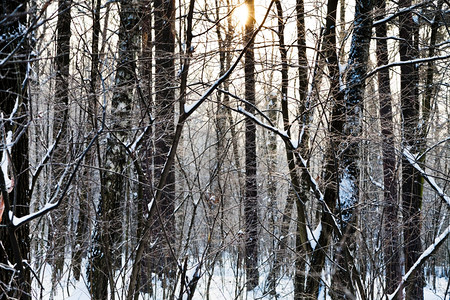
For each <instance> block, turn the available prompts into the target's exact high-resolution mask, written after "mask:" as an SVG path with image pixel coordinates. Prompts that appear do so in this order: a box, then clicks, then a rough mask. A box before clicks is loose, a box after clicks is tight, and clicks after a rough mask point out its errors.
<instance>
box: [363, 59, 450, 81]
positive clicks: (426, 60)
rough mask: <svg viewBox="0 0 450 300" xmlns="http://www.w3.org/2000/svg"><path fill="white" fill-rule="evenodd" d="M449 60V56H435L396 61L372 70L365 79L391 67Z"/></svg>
mask: <svg viewBox="0 0 450 300" xmlns="http://www.w3.org/2000/svg"><path fill="white" fill-rule="evenodd" d="M449 58H450V54H447V55H436V56H432V57H424V58H417V59H411V60H405V61H396V62H393V63H390V64H387V65H383V66H379V67H377V68H375V69H373V70H372V71H370V72H368V73H367V75H366V78H369V77H371V76H373V75H375V74H376V73H378V72H379V71H381V70H384V69H387V68H391V67H399V66H404V65H410V64H420V63H426V62H430V61H436V60H445V59H449Z"/></svg>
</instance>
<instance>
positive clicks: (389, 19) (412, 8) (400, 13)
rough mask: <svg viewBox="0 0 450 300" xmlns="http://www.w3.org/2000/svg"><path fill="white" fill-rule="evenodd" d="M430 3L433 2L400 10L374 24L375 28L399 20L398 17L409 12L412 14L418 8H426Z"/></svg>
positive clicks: (425, 2) (421, 3)
mask: <svg viewBox="0 0 450 300" xmlns="http://www.w3.org/2000/svg"><path fill="white" fill-rule="evenodd" d="M430 2H431V1H424V2H420V3H417V4H414V5H412V6H409V7H405V8H402V9H399V10H398V11H397V12H395V13H393V14H390V15H388V16H386V17H385V18H383V19H380V20H377V21H375V22H373V26H378V25H381V24H383V23H386V22H389V21H391V20H393V19H395V18H397V17H398V16H400V15H402V14H405V13H408V12H410V11H412V10H414V9H416V8H419V7H421V6H425V5H427V4H429V3H430Z"/></svg>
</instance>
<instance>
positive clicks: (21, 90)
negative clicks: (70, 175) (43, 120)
mask: <svg viewBox="0 0 450 300" xmlns="http://www.w3.org/2000/svg"><path fill="white" fill-rule="evenodd" d="M27 3H28V2H27V1H26V0H24V1H21V0H16V1H15V0H11V1H3V2H2V5H1V6H0V15H1V16H2V22H1V24H0V35H1V36H3V37H4V38H2V39H0V49H2V51H1V53H0V61H2V65H1V66H0V77H1V80H0V110H1V111H2V112H3V114H4V118H5V119H6V118H13V120H14V122H6V121H5V122H3V123H2V126H4V127H3V128H2V131H1V135H2V144H3V143H4V141H5V138H6V137H5V136H4V134H5V133H8V132H9V131H11V133H12V140H13V141H14V145H13V146H12V149H11V152H10V157H11V159H12V164H10V170H9V172H10V173H9V177H14V181H15V183H14V189H13V190H12V191H11V193H10V194H9V195H7V193H5V192H6V186H5V187H4V188H5V189H4V188H3V187H2V191H1V192H2V197H3V198H4V199H3V200H4V201H8V200H9V199H11V201H8V202H9V203H10V204H11V207H10V209H11V210H13V211H14V215H15V216H16V217H22V216H25V215H27V214H29V207H30V195H29V193H30V191H29V173H28V171H29V160H28V159H29V158H28V157H29V156H28V155H29V152H28V129H27V125H28V124H29V120H28V117H27V116H28V113H29V112H28V97H27V83H28V78H27V67H28V61H29V47H28V37H27V36H24V34H25V30H26V28H27V27H26V24H27V14H26V11H27ZM8 55H11V56H10V58H9V59H7V56H8ZM5 59H6V60H5ZM3 60H5V61H3ZM3 63H4V64H3ZM16 105H17V110H16ZM2 148H3V147H2ZM4 151H5V149H3V150H2V154H3V152H4ZM2 173H3V172H2ZM0 175H1V176H2V177H3V174H0ZM3 225H7V226H6V228H5V227H0V241H1V243H0V263H2V264H6V265H15V268H16V270H18V271H19V272H18V273H13V272H11V271H9V270H7V269H4V268H3V267H2V268H1V271H0V289H1V290H2V292H3V291H4V292H5V294H6V295H5V298H7V297H11V298H16V299H19V298H20V299H25V300H27V299H31V295H30V291H31V278H30V269H29V268H28V267H27V268H25V267H24V265H23V261H26V262H28V263H29V262H30V230H29V225H28V224H25V225H23V226H21V227H20V228H18V229H17V228H15V227H14V226H13V224H12V223H11V222H10V220H9V211H8V210H7V209H6V207H5V211H4V212H3V218H2V226H3Z"/></svg>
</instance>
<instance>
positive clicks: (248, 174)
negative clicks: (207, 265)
mask: <svg viewBox="0 0 450 300" xmlns="http://www.w3.org/2000/svg"><path fill="white" fill-rule="evenodd" d="M245 5H247V7H248V12H249V15H248V20H247V23H246V24H245V38H244V40H245V42H246V43H247V42H248V41H250V39H251V37H252V35H253V31H254V26H255V5H254V1H253V0H246V1H245ZM244 72H245V100H247V103H246V104H245V110H246V111H248V112H249V113H251V114H254V112H255V108H254V105H256V100H255V54H254V50H253V46H250V47H249V48H248V50H247V52H246V53H245V63H244ZM244 216H245V229H246V237H245V266H246V275H247V288H248V290H253V289H254V288H255V287H256V286H257V285H258V282H259V271H258V190H257V184H256V125H255V123H254V122H253V121H252V120H250V119H249V118H247V119H245V198H244Z"/></svg>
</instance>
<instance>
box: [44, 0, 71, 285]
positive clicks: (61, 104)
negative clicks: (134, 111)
mask: <svg viewBox="0 0 450 300" xmlns="http://www.w3.org/2000/svg"><path fill="white" fill-rule="evenodd" d="M71 7H72V0H59V1H58V21H57V23H56V30H57V36H56V57H55V69H56V84H55V88H56V91H55V105H54V118H53V136H54V137H57V136H58V135H59V139H58V145H57V146H56V149H55V151H54V153H53V157H52V162H53V163H54V166H53V168H52V169H53V170H52V171H53V174H52V178H51V180H52V181H54V182H57V180H58V179H59V178H60V177H61V176H62V174H63V172H64V165H65V164H66V163H67V162H68V160H69V159H70V157H69V152H68V150H69V136H68V132H69V131H68V128H67V118H68V111H69V66H70V65H69V64H70V36H71V30H70V24H71V21H72V19H71V14H70V11H71ZM67 210H68V205H67V203H66V202H65V203H63V204H62V205H61V208H60V209H59V210H57V211H55V213H54V214H55V218H53V219H51V220H53V222H52V223H51V224H50V225H49V226H50V229H49V242H50V244H51V245H52V248H53V249H52V258H53V262H52V264H53V273H52V284H53V286H52V288H54V287H55V286H56V284H57V282H58V281H59V280H60V279H61V278H60V277H61V275H62V273H63V269H64V258H65V246H66V237H67V228H68V226H69V224H68V221H69V218H68V217H69V216H68V215H69V213H68V211H67Z"/></svg>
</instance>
